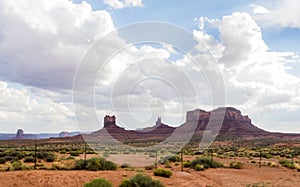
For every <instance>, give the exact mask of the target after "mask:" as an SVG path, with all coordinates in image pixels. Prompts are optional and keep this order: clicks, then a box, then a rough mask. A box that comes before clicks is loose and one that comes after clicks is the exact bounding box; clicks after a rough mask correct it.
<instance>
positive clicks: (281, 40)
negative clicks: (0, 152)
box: [0, 0, 300, 133]
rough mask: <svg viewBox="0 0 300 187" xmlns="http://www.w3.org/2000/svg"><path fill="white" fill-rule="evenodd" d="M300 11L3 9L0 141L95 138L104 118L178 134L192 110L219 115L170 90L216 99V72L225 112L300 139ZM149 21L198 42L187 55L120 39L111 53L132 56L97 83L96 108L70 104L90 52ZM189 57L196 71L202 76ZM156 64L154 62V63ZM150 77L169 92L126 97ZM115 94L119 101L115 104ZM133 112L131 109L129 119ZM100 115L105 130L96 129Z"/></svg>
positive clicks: (37, 4)
mask: <svg viewBox="0 0 300 187" xmlns="http://www.w3.org/2000/svg"><path fill="white" fill-rule="evenodd" d="M299 9H300V3H299V2H298V1H297V0H274V1H268V0H263V1H250V0H249V1H248V0H247V1H236V0H228V1H217V0H213V1H204V0H200V1H199V0H191V1H179V0H176V1H174V0H163V1H158V0H103V1H102V0H88V1H84V2H83V1H81V0H76V1H69V0H32V2H26V3H25V2H22V1H17V0H16V1H10V0H3V1H1V2H0V20H1V21H0V94H1V95H0V132H15V131H16V130H17V128H23V129H24V130H25V132H59V131H77V130H82V131H92V130H97V129H99V128H100V127H101V125H102V118H103V116H104V115H106V114H116V115H117V116H118V119H119V123H120V125H122V126H124V127H126V128H129V129H134V128H140V127H145V126H150V125H152V124H153V123H154V121H155V119H156V118H157V115H162V119H163V121H164V122H165V123H168V124H171V125H174V126H176V125H180V124H181V123H182V122H184V117H182V114H184V115H185V112H186V110H191V109H195V108H202V109H206V110H210V109H213V108H214V107H215V106H213V105H212V103H209V102H208V101H210V100H211V99H212V98H210V97H211V96H210V95H211V94H210V93H206V92H205V91H203V90H200V92H201V94H200V96H199V98H201V99H202V100H201V99H200V100H201V101H200V104H199V105H195V103H196V102H194V100H193V99H194V98H192V97H190V95H189V94H191V93H187V92H184V94H186V95H185V96H182V98H178V95H176V91H174V89H173V88H172V84H173V83H174V85H176V83H181V84H178V85H177V87H176V89H178V90H179V92H180V90H181V89H183V90H184V89H185V90H189V88H188V86H189V84H188V83H185V82H182V81H183V80H187V79H186V77H185V76H186V75H188V76H189V77H188V78H189V79H191V80H192V81H194V83H195V82H197V83H195V85H192V86H196V87H197V88H196V89H200V88H202V89H203V88H207V90H209V85H207V84H206V83H205V80H204V78H203V77H205V76H206V75H205V72H209V66H210V65H211V64H213V63H216V66H217V67H218V70H219V71H220V72H221V73H222V75H223V77H222V78H223V80H224V87H225V98H226V100H225V103H224V105H225V106H233V107H236V108H238V109H240V110H241V111H242V113H243V114H247V115H249V116H250V117H251V118H252V121H253V123H254V124H255V125H257V126H259V127H261V128H263V129H266V130H270V131H282V132H299V133H300V124H299V122H300V117H299V115H298V114H299V112H300V89H299V88H300V57H299V55H300V46H299V41H300V18H299V16H298V10H299ZM147 21H157V22H163V23H170V24H173V25H176V26H178V29H184V30H187V31H189V32H190V36H191V37H192V38H193V39H194V40H195V41H196V42H195V45H194V46H193V50H192V51H187V53H188V54H183V53H182V52H180V51H176V46H168V45H164V44H159V45H157V44H155V45H151V44H147V43H142V44H140V45H136V46H135V45H132V44H131V43H128V41H127V40H126V37H124V36H122V34H120V35H119V36H117V37H115V36H114V37H113V40H112V41H113V42H111V43H109V44H107V49H115V48H114V47H116V46H118V45H120V46H122V45H128V46H129V47H127V48H126V49H124V50H123V51H122V52H119V53H118V54H116V55H115V56H114V57H113V58H112V59H111V63H108V67H107V69H105V73H107V74H105V75H107V76H106V77H104V78H103V80H102V81H98V83H99V85H96V88H95V90H96V91H95V92H97V94H96V96H95V97H96V98H97V100H96V101H95V105H97V106H92V105H91V103H90V102H87V97H86V95H84V93H80V97H79V98H78V102H76V103H73V101H72V97H73V96H72V94H73V90H72V87H73V80H74V79H76V76H80V75H81V74H80V73H79V74H75V72H76V69H77V67H78V65H80V64H82V63H83V61H84V57H85V55H86V54H88V51H89V49H91V47H92V45H93V44H95V43H97V41H99V39H101V38H102V37H105V36H107V33H110V32H111V31H114V30H115V29H118V28H122V27H124V26H128V25H131V24H134V23H143V22H147ZM138 34H140V33H137V35H138ZM132 37H133V38H134V37H135V36H132ZM174 40H176V38H174ZM114 42H115V43H114ZM105 50H106V49H104V51H105ZM104 53H105V52H103V56H105V55H106V54H104ZM188 56H189V57H192V58H195V59H197V60H198V61H199V63H200V64H201V67H202V68H203V69H202V70H203V71H202V73H203V72H204V75H201V73H199V72H201V71H199V70H198V69H197V67H194V66H193V65H192V63H191V62H190V59H189V58H188ZM151 58H154V59H155V60H153V62H152V63H149V59H151ZM165 62H167V63H165ZM93 68H94V69H95V70H97V68H96V67H93V66H92V67H86V69H84V71H83V72H82V73H83V74H82V76H84V75H85V73H86V72H89V71H90V69H93ZM206 68H207V69H206ZM137 72H140V73H137ZM174 72H176V73H174ZM185 73H186V74H185ZM130 75H134V76H130ZM149 75H151V76H152V75H153V76H156V77H161V80H167V81H169V83H171V84H170V85H171V86H170V85H169V86H168V85H164V84H163V83H162V82H156V83H155V82H153V81H152V80H151V81H144V82H143V81H141V84H140V85H138V86H136V87H134V89H136V90H133V92H134V93H136V95H134V96H132V95H130V97H129V95H128V94H124V93H123V92H124V91H126V89H127V88H128V87H131V86H132V85H131V84H132V82H133V80H134V79H143V78H145V77H147V76H149ZM135 76H136V77H135ZM197 76H200V78H199V77H198V78H197ZM202 78H203V79H202ZM145 80H146V79H145ZM82 81H83V80H82ZM202 81H203V82H202ZM165 82H166V81H165ZM202 83H203V85H202ZM113 85H119V87H118V88H116V87H113ZM174 85H173V86H174ZM80 86H82V85H80ZM201 86H202V87H201ZM162 87H163V88H165V90H164V92H162V91H161V88H162ZM112 90H113V91H115V92H113V91H112ZM131 91H132V90H131ZM81 94H82V95H81ZM112 94H116V95H117V96H118V97H116V98H111V97H109V96H111V95H112ZM180 99H181V100H180ZM124 100H127V102H129V101H132V103H124V102H123V101H124ZM182 100H184V101H185V102H186V103H185V105H184V106H183V104H182V103H181V101H182ZM112 103H113V104H114V106H118V107H117V108H114V106H112ZM129 105H130V106H131V107H132V108H130V109H129V110H128V108H127V109H126V110H123V108H124V106H129ZM74 106H75V108H76V107H78V110H79V111H76V109H77V108H76V109H75V113H74ZM125 108H126V107H125ZM81 110H82V111H81ZM76 112H77V114H76ZM79 114H80V115H81V116H77V115H79ZM93 114H96V115H97V118H99V121H97V122H92V121H90V118H89V116H90V115H93ZM143 114H145V115H143ZM126 116H131V118H129V117H126ZM75 119H76V120H77V121H76V120H75ZM80 120H82V121H80ZM80 124H81V125H80ZM99 124H100V126H99ZM140 124H142V125H140Z"/></svg>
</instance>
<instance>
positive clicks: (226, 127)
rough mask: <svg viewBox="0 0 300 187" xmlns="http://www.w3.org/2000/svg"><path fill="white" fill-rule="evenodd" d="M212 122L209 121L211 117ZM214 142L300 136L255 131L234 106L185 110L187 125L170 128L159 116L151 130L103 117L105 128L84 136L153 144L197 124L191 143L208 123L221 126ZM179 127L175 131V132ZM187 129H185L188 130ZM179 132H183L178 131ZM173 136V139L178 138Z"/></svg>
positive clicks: (260, 130)
mask: <svg viewBox="0 0 300 187" xmlns="http://www.w3.org/2000/svg"><path fill="white" fill-rule="evenodd" d="M212 115H213V116H214V119H211V116H212ZM220 122H221V127H220V129H219V132H218V135H217V140H231V139H247V140H249V139H261V138H270V139H291V140H300V135H299V134H287V133H273V132H268V131H265V130H263V129H260V128H258V127H257V126H255V125H253V124H252V121H251V119H250V118H249V116H247V115H242V113H241V111H240V110H238V109H236V108H233V107H221V108H217V109H215V110H212V111H205V110H201V109H196V110H193V111H188V112H187V114H186V122H185V123H183V124H182V125H180V126H179V127H171V126H169V125H166V124H164V123H162V121H161V118H160V117H158V119H157V121H156V124H155V125H154V126H152V127H147V128H139V129H137V130H125V129H124V128H122V127H119V126H118V125H117V124H116V117H115V116H109V115H106V116H105V117H104V128H103V129H100V130H98V131H96V132H93V133H91V134H88V135H86V136H85V137H86V138H92V137H94V138H96V137H97V135H98V137H99V135H100V134H101V133H102V132H103V131H106V132H108V133H109V134H110V135H111V136H112V137H114V138H115V139H116V140H118V141H120V142H123V143H126V142H140V141H156V142H161V141H164V140H165V139H166V138H168V137H169V136H170V135H171V134H172V133H173V132H174V133H178V132H180V129H181V128H182V129H184V128H185V126H189V125H190V124H191V123H192V124H196V128H195V129H194V130H193V132H192V133H193V137H192V139H191V141H200V140H201V138H202V136H203V134H204V133H205V132H206V130H207V126H208V124H210V125H212V127H214V126H217V124H220ZM177 128H178V131H177V130H176V129H177ZM187 129H188V128H187ZM181 132H182V131H181ZM180 136H181V135H180V134H176V137H180Z"/></svg>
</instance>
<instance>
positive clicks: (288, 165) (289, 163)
mask: <svg viewBox="0 0 300 187" xmlns="http://www.w3.org/2000/svg"><path fill="white" fill-rule="evenodd" d="M279 164H281V165H282V166H283V167H286V168H289V169H296V166H295V164H294V163H293V162H292V161H290V160H285V159H283V160H279Z"/></svg>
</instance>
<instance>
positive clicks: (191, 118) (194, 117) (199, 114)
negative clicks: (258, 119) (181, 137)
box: [186, 107, 251, 123]
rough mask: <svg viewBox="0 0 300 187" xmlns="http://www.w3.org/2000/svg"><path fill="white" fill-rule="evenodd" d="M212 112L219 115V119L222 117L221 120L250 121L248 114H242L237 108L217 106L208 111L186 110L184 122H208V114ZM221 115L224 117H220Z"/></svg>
mask: <svg viewBox="0 0 300 187" xmlns="http://www.w3.org/2000/svg"><path fill="white" fill-rule="evenodd" d="M212 113H214V115H216V116H218V115H219V117H220V118H218V119H220V120H222V119H223V121H238V122H245V123H251V119H250V118H249V117H248V116H243V115H242V113H241V111H240V110H237V109H235V108H232V107H226V108H218V109H215V110H213V111H210V112H207V111H205V110H201V109H196V110H193V111H188V112H187V116H186V122H195V121H201V122H208V121H209V120H210V116H211V114H212ZM224 113H225V115H224ZM223 116H224V118H222V117H223Z"/></svg>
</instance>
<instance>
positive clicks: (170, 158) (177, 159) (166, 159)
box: [160, 155, 180, 163]
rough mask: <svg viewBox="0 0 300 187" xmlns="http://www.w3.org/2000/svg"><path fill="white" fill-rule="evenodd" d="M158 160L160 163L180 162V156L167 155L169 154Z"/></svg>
mask: <svg viewBox="0 0 300 187" xmlns="http://www.w3.org/2000/svg"><path fill="white" fill-rule="evenodd" d="M160 162H161V163H165V162H180V157H179V156H178V155H169V156H166V157H164V158H163V159H162V160H161V161H160Z"/></svg>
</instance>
